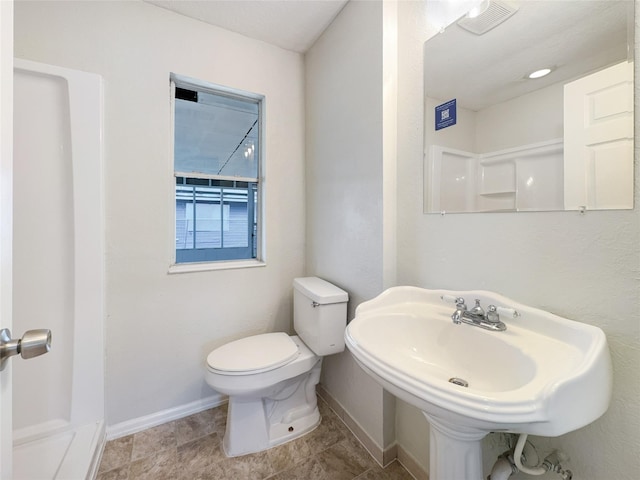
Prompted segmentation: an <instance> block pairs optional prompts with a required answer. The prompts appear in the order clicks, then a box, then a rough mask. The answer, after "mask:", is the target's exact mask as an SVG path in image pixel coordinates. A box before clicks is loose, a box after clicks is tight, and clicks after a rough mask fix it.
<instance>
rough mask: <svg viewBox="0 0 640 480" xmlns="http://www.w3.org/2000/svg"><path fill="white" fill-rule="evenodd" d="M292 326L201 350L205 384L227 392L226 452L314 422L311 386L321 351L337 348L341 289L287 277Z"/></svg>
mask: <svg viewBox="0 0 640 480" xmlns="http://www.w3.org/2000/svg"><path fill="white" fill-rule="evenodd" d="M293 287H294V292H293V318H294V320H293V325H294V329H295V331H296V333H298V336H291V337H290V336H289V335H287V334H286V333H283V332H277V333H265V334H262V335H254V336H251V337H247V338H242V339H240V340H236V341H234V342H230V343H227V344H226V345H222V346H221V347H218V348H216V349H215V350H213V351H212V352H211V353H210V354H209V356H208V357H207V374H206V380H207V383H208V384H209V385H210V386H211V387H212V388H213V389H214V390H216V391H218V392H220V393H223V394H226V395H228V396H229V411H228V414H227V430H226V432H225V435H224V440H223V442H222V443H223V447H224V451H225V453H226V454H227V455H228V456H231V457H234V456H237V455H244V454H247V453H253V452H259V451H261V450H266V449H267V448H271V447H273V446H275V445H279V444H281V443H284V442H288V441H289V440H293V439H294V438H297V437H299V436H301V435H304V434H305V433H307V432H309V431H310V430H312V429H314V428H315V427H316V426H317V425H318V424H319V423H320V413H319V412H318V405H317V401H316V388H315V387H316V385H317V384H318V382H319V381H320V367H321V365H322V357H323V356H325V355H331V354H333V353H338V352H342V351H343V350H344V330H345V327H346V325H347V301H348V299H349V298H348V295H347V292H345V291H344V290H341V289H340V288H338V287H336V286H335V285H332V284H330V283H329V282H326V281H324V280H322V279H320V278H317V277H306V278H296V279H294V281H293Z"/></svg>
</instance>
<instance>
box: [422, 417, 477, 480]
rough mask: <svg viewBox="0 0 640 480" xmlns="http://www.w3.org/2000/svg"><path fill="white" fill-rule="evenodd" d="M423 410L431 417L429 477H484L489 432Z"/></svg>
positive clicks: (456, 479) (471, 479)
mask: <svg viewBox="0 0 640 480" xmlns="http://www.w3.org/2000/svg"><path fill="white" fill-rule="evenodd" d="M422 413H424V416H425V417H427V420H428V421H429V426H430V427H431V428H430V429H429V430H430V432H431V434H430V441H429V479H430V480H460V479H465V480H483V478H482V445H481V441H482V439H483V438H484V437H485V436H486V435H487V432H484V431H481V430H477V429H473V428H465V427H463V426H460V425H453V424H451V423H448V422H446V421H443V420H442V419H440V418H436V417H432V416H430V415H429V414H427V413H425V412H422Z"/></svg>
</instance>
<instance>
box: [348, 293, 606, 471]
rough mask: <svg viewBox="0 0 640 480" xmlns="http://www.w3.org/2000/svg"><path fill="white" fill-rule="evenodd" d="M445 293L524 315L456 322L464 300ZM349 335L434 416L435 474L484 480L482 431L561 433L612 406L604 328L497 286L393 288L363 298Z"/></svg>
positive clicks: (371, 365) (371, 366) (370, 364)
mask: <svg viewBox="0 0 640 480" xmlns="http://www.w3.org/2000/svg"><path fill="white" fill-rule="evenodd" d="M443 295H444V296H453V297H458V296H461V297H464V298H465V299H466V300H467V302H470V301H473V300H474V299H480V301H481V304H482V305H484V306H485V307H486V306H488V305H491V304H493V305H496V306H499V307H507V308H512V309H515V310H517V311H518V312H519V313H520V316H519V317H518V318H516V319H504V318H503V319H502V320H503V321H504V322H505V323H506V324H507V330H505V331H502V332H499V331H489V330H484V329H482V328H479V327H477V326H472V325H467V324H460V325H456V324H454V323H453V321H452V319H451V314H452V313H453V312H454V310H455V309H456V307H455V306H454V305H451V304H450V303H445V302H443V301H442V300H441V297H442V296H443ZM345 340H346V345H347V347H348V349H349V350H350V351H351V353H352V354H353V356H354V357H355V359H356V361H357V362H358V363H359V364H360V366H361V367H362V368H363V369H364V370H365V371H366V372H367V373H368V374H369V375H371V376H372V377H373V378H374V379H375V380H376V381H377V382H379V383H380V384H381V385H382V386H383V387H384V388H385V389H387V390H388V391H389V392H391V393H393V394H394V395H396V396H398V397H399V398H401V399H403V400H404V401H406V402H408V403H410V404H412V405H414V406H416V407H417V408H419V409H421V410H422V411H423V412H424V414H425V416H426V417H427V419H428V420H429V423H430V425H431V442H430V453H431V456H430V458H431V463H430V472H429V473H430V478H431V480H460V479H465V480H482V478H483V475H482V461H481V457H482V455H481V453H482V452H481V440H482V438H483V437H484V436H485V435H487V434H488V433H489V432H495V431H504V432H513V433H527V434H533V435H542V436H551V437H554V436H558V435H562V434H565V433H567V432H570V431H573V430H576V429H578V428H581V427H583V426H585V425H587V424H589V423H591V422H593V421H594V420H596V419H597V418H599V417H600V416H601V415H602V414H603V413H604V412H605V411H606V410H607V408H608V406H609V400H610V396H611V383H612V371H611V359H610V356H609V349H608V346H607V341H606V338H605V335H604V333H603V332H602V330H600V329H599V328H597V327H593V326H590V325H587V324H583V323H579V322H575V321H572V320H568V319H566V318H562V317H558V316H556V315H553V314H551V313H548V312H545V311H543V310H539V309H535V308H532V307H528V306H526V305H522V304H519V303H516V302H514V301H513V300H510V299H508V298H505V297H502V296H500V295H498V294H495V293H491V292H485V291H470V292H452V291H445V290H427V289H421V288H416V287H394V288H391V289H389V290H387V291H385V292H383V293H382V294H381V295H379V296H378V297H376V298H374V299H372V300H370V301H368V302H364V303H362V304H361V305H359V306H358V308H357V309H356V316H355V318H354V319H353V320H352V321H351V322H350V323H349V325H348V326H347V329H346V332H345ZM453 379H456V380H453ZM452 382H455V383H452ZM465 382H466V383H467V384H468V385H467V386H463V385H464V383H465Z"/></svg>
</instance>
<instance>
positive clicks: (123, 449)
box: [96, 399, 412, 480]
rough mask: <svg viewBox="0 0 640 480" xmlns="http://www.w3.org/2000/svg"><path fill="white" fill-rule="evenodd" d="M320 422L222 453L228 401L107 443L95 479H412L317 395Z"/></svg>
mask: <svg viewBox="0 0 640 480" xmlns="http://www.w3.org/2000/svg"><path fill="white" fill-rule="evenodd" d="M318 408H319V409H320V412H321V415H322V422H321V423H320V425H319V426H318V427H317V428H316V429H315V430H313V431H312V432H310V433H308V434H307V435H304V436H302V437H300V438H298V439H296V440H293V441H291V442H288V443H285V444H283V445H280V446H278V447H274V448H271V449H269V450H266V451H264V452H259V453H255V454H251V455H244V456H241V457H232V458H229V457H226V456H225V455H224V452H223V450H222V439H223V437H224V428H225V424H226V414H227V407H226V405H224V406H221V407H216V408H212V409H209V410H206V411H203V412H200V413H197V414H195V415H190V416H189V417H185V418H182V419H179V420H176V421H173V422H169V423H166V424H164V425H159V426H157V427H153V428H150V429H148V430H145V431H143V432H139V433H136V434H135V435H129V436H127V437H123V438H119V439H116V440H112V441H110V442H108V443H107V445H106V446H105V450H104V454H103V457H102V461H101V464H100V468H99V470H98V472H99V473H98V476H97V479H96V480H266V479H268V480H412V477H411V475H409V473H407V471H406V470H405V469H404V468H403V467H402V466H401V465H400V464H399V463H397V462H394V463H393V464H391V465H390V466H389V467H387V468H386V469H382V468H381V467H379V466H378V465H377V464H376V462H375V461H374V460H373V458H372V457H371V456H370V455H369V453H368V452H367V451H366V450H365V449H364V447H362V445H361V444H360V443H359V442H358V440H357V439H356V438H355V437H354V436H353V434H352V433H351V432H350V431H349V429H348V428H347V427H346V426H345V425H344V423H343V422H342V421H341V420H340V419H339V418H338V416H337V415H336V414H335V412H333V411H332V410H331V409H330V408H329V407H328V406H327V404H326V403H325V402H324V401H322V400H321V399H319V401H318Z"/></svg>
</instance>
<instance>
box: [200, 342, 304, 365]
mask: <svg viewBox="0 0 640 480" xmlns="http://www.w3.org/2000/svg"><path fill="white" fill-rule="evenodd" d="M298 355H300V349H299V348H298V345H297V344H296V343H295V342H294V341H293V340H292V339H291V337H290V336H289V335H287V334H286V333H284V332H275V333H264V334H261V335H253V336H251V337H245V338H241V339H240V340H236V341H233V342H230V343H227V344H226V345H222V346H221V347H218V348H216V349H215V350H213V351H212V352H211V353H210V354H209V355H208V356H207V366H208V369H209V370H210V371H212V372H214V373H217V374H219V375H251V374H257V373H262V372H268V371H270V370H274V369H276V368H279V367H281V366H283V365H286V364H287V363H289V362H291V361H293V360H294V359H295V358H296V357H298Z"/></svg>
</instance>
